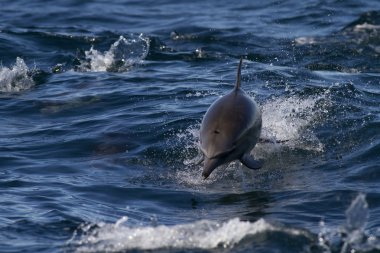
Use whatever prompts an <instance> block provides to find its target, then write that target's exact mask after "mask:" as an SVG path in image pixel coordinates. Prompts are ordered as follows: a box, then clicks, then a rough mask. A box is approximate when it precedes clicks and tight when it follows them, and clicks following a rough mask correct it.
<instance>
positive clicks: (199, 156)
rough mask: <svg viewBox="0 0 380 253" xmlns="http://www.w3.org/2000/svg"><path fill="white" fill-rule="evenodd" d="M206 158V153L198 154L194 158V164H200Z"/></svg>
mask: <svg viewBox="0 0 380 253" xmlns="http://www.w3.org/2000/svg"><path fill="white" fill-rule="evenodd" d="M204 160H205V156H204V154H201V155H198V157H195V158H194V162H193V163H194V164H195V165H199V164H201V163H202V162H203V161H204Z"/></svg>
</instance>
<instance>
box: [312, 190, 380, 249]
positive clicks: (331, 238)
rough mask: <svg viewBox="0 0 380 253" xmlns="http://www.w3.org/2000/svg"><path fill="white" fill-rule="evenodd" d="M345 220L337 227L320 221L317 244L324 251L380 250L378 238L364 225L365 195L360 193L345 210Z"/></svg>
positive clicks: (367, 216) (365, 218) (365, 211)
mask: <svg viewBox="0 0 380 253" xmlns="http://www.w3.org/2000/svg"><path fill="white" fill-rule="evenodd" d="M345 215H346V221H345V224H343V225H342V226H341V227H339V228H327V227H326V225H325V223H324V222H321V224H320V226H321V232H320V233H319V236H318V237H319V244H320V246H321V247H323V248H324V249H325V252H340V253H346V252H357V251H360V252H370V251H375V250H380V238H379V237H377V236H376V235H375V234H374V233H373V234H371V232H370V231H366V230H365V227H366V224H367V221H368V218H369V211H368V203H367V201H366V196H365V195H364V194H362V193H360V194H359V195H358V196H357V197H356V198H355V199H354V200H353V201H352V203H351V205H350V206H349V207H348V209H347V210H346V212H345Z"/></svg>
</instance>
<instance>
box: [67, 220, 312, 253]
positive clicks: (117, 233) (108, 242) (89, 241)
mask: <svg viewBox="0 0 380 253" xmlns="http://www.w3.org/2000/svg"><path fill="white" fill-rule="evenodd" d="M97 226H98V227H97V228H93V227H94V226H93V225H89V226H85V227H83V228H82V230H83V231H82V232H83V235H82V236H79V238H77V239H75V238H73V239H72V240H70V241H69V245H72V246H74V247H76V249H75V252H120V251H126V250H132V249H135V250H156V249H215V248H218V247H223V248H227V247H233V246H234V245H236V244H238V243H239V242H241V241H242V240H243V239H244V238H246V237H248V236H254V235H256V234H260V233H264V232H270V231H281V232H284V233H286V234H290V235H295V236H297V235H302V236H308V235H307V234H305V232H304V231H302V230H297V229H289V228H282V227H279V226H274V225H272V224H270V223H268V222H267V221H265V220H264V219H259V220H258V221H256V222H248V221H241V220H239V219H238V218H233V219H230V220H228V221H225V222H217V221H211V220H200V221H196V222H193V223H188V224H179V225H172V226H167V225H159V226H151V225H149V226H129V225H128V218H126V217H123V218H121V219H120V220H119V221H116V222H115V223H114V224H108V223H101V224H97Z"/></svg>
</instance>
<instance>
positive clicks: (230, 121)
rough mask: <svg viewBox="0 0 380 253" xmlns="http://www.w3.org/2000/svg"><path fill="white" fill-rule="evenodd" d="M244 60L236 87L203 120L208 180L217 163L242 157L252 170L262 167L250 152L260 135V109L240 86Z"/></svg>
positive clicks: (203, 150) (220, 163) (213, 106)
mask: <svg viewBox="0 0 380 253" xmlns="http://www.w3.org/2000/svg"><path fill="white" fill-rule="evenodd" d="M242 61H243V59H240V63H239V67H238V71H237V80H236V84H235V87H234V89H233V90H232V91H231V92H230V93H228V94H227V95H225V96H223V97H221V98H219V99H218V100H216V101H215V102H214V103H213V104H212V105H211V106H210V108H209V109H208V110H207V112H206V114H205V115H204V117H203V120H202V125H201V129H200V149H201V150H202V152H203V161H204V167H203V172H202V176H203V177H204V178H205V179H206V178H207V177H208V176H209V175H210V174H211V172H213V171H214V170H215V169H216V168H217V167H218V166H220V165H222V164H225V163H229V162H231V161H233V160H240V162H241V163H242V164H244V165H245V166H246V167H248V168H250V169H260V168H261V167H262V163H261V162H260V161H257V160H255V159H254V158H253V156H252V155H251V154H250V153H251V150H252V149H253V148H254V147H255V145H256V143H257V141H258V140H259V138H260V133H261V125H262V119H261V111H260V109H259V107H258V106H257V104H256V103H255V101H253V99H252V98H250V97H249V96H248V95H247V94H246V93H245V92H244V91H243V90H242V89H241V88H240V80H241V65H242Z"/></svg>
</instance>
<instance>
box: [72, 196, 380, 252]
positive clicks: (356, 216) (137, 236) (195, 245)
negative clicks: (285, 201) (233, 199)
mask: <svg viewBox="0 0 380 253" xmlns="http://www.w3.org/2000/svg"><path fill="white" fill-rule="evenodd" d="M345 214H346V221H345V223H344V224H342V226H338V227H331V228H328V226H327V225H326V224H325V223H324V222H321V224H320V232H319V233H318V234H315V233H313V232H310V231H307V230H306V229H299V228H292V227H289V226H285V225H282V224H278V223H276V224H274V223H273V224H272V223H271V222H268V221H266V220H265V219H263V218H261V219H259V220H257V221H255V222H249V221H241V220H240V219H238V218H233V219H230V220H227V221H225V222H218V221H212V220H200V221H196V222H193V223H187V224H178V225H172V226H168V225H153V224H151V225H146V226H144V225H133V224H132V223H133V222H129V219H128V217H122V218H121V219H119V220H118V221H116V222H115V223H114V224H113V223H103V222H101V223H97V224H87V225H82V226H81V227H80V228H79V229H78V230H77V231H76V232H75V233H74V235H73V237H72V238H71V239H70V240H69V241H68V242H67V246H68V247H69V248H71V249H72V250H73V251H74V252H124V251H127V250H158V249H174V250H184V249H187V250H191V249H203V250H210V249H216V248H234V247H239V244H241V243H242V242H243V240H249V242H250V247H252V248H255V247H256V246H257V245H256V244H260V243H262V242H261V241H260V240H256V239H257V238H268V239H266V240H270V241H271V240H274V241H273V244H276V243H279V241H277V242H276V239H275V238H279V237H281V238H285V240H284V241H285V242H286V243H287V244H289V243H290V244H291V243H292V242H293V243H294V244H296V243H295V241H300V242H302V243H301V245H300V246H299V247H300V248H301V249H303V250H304V252H321V253H322V252H324V253H326V252H340V253H345V252H353V251H355V252H356V251H361V252H369V251H373V250H379V249H380V239H379V237H378V235H376V233H375V232H371V231H366V230H365V226H366V223H367V220H368V218H369V216H368V204H367V202H366V198H365V195H364V194H359V195H358V196H357V197H356V198H355V199H354V200H353V201H352V203H351V205H350V206H349V207H348V209H347V210H346V212H345ZM260 234H262V235H264V234H266V236H264V237H260ZM274 234H277V236H273V235H274ZM271 235H272V236H271ZM270 238H272V239H270ZM277 240H278V239H277ZM270 241H269V242H268V243H269V244H270V243H271V242H270ZM289 241H292V242H289ZM288 246H289V245H288ZM245 247H246V246H245ZM272 247H273V245H272ZM277 247H280V246H279V245H278V244H277ZM311 249H312V250H311Z"/></svg>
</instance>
